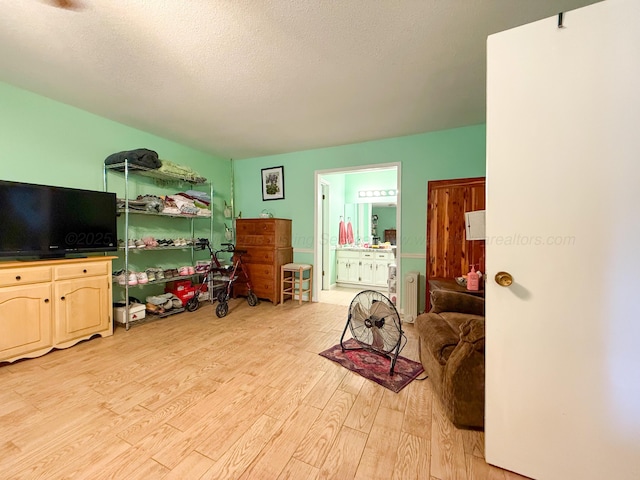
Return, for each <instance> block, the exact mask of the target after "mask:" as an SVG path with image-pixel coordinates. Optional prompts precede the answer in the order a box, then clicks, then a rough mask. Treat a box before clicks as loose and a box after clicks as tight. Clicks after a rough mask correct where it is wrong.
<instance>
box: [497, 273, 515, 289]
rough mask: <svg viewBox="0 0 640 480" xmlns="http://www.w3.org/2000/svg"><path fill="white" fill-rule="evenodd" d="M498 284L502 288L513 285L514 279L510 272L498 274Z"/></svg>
mask: <svg viewBox="0 0 640 480" xmlns="http://www.w3.org/2000/svg"><path fill="white" fill-rule="evenodd" d="M495 279H496V283H497V284H498V285H500V286H501V287H508V286H509V285H511V284H512V283H513V277H512V276H511V274H510V273H508V272H498V273H496V276H495Z"/></svg>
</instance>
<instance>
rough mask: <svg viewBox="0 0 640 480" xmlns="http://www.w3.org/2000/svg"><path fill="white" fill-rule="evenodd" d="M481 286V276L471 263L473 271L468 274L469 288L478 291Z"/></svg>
mask: <svg viewBox="0 0 640 480" xmlns="http://www.w3.org/2000/svg"><path fill="white" fill-rule="evenodd" d="M479 287H480V276H479V275H478V272H476V269H475V265H471V271H470V272H469V273H468V274H467V290H473V291H476V292H477V291H478V290H479Z"/></svg>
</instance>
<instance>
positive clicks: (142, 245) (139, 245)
mask: <svg viewBox="0 0 640 480" xmlns="http://www.w3.org/2000/svg"><path fill="white" fill-rule="evenodd" d="M135 245H136V248H145V247H146V245H145V243H144V242H143V241H142V240H136V241H135Z"/></svg>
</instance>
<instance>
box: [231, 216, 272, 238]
mask: <svg viewBox="0 0 640 480" xmlns="http://www.w3.org/2000/svg"><path fill="white" fill-rule="evenodd" d="M275 231H276V224H275V223H274V222H273V221H267V220H261V221H258V222H256V221H237V222H236V236H237V237H238V238H239V237H240V236H242V235H265V234H267V235H273V233H274V232H275Z"/></svg>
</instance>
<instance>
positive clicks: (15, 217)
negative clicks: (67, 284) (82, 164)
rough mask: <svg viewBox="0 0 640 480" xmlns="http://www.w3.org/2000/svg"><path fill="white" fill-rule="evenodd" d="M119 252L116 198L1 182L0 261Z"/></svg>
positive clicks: (87, 192)
mask: <svg viewBox="0 0 640 480" xmlns="http://www.w3.org/2000/svg"><path fill="white" fill-rule="evenodd" d="M117 249H118V240H117V230H116V195H115V193H108V192H97V191H92V190H80V189H75V188H65V187H54V186H47V185H34V184H29V183H20V182H9V181H5V180H0V256H1V257H39V258H51V257H64V256H65V255H68V254H79V253H89V252H109V251H115V250H117Z"/></svg>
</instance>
